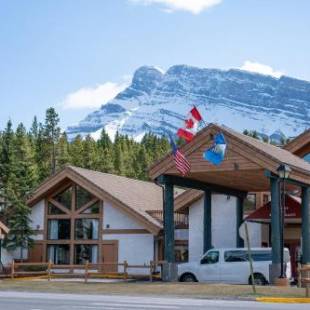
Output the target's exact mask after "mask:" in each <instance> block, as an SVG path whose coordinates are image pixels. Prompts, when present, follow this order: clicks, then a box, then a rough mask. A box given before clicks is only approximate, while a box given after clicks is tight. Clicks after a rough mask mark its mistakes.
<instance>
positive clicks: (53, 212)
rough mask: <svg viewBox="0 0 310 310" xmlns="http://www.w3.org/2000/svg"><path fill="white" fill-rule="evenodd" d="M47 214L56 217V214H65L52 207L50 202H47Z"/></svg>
mask: <svg viewBox="0 0 310 310" xmlns="http://www.w3.org/2000/svg"><path fill="white" fill-rule="evenodd" d="M48 214H50V215H57V214H65V212H63V211H62V210H60V209H59V208H57V207H56V206H54V205H53V204H52V203H51V202H48Z"/></svg>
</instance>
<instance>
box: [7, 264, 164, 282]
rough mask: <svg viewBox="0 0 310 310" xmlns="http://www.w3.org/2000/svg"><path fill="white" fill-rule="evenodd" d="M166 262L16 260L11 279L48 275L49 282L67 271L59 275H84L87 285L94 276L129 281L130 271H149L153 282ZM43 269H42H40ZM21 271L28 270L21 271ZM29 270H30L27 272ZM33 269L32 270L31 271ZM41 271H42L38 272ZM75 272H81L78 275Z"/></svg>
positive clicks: (12, 266) (12, 267) (12, 265)
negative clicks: (59, 263)
mask: <svg viewBox="0 0 310 310" xmlns="http://www.w3.org/2000/svg"><path fill="white" fill-rule="evenodd" d="M163 264H164V261H150V263H149V264H145V265H129V264H128V262H127V261H124V262H123V263H115V262H111V263H109V262H105V263H102V264H92V263H89V262H88V261H87V262H86V263H85V264H83V265H57V264H53V263H52V262H51V261H50V262H48V263H16V262H15V261H14V260H13V261H12V263H11V278H12V279H14V278H15V277H16V276H23V275H33V276H38V275H46V276H47V279H48V281H50V280H51V278H52V277H53V276H54V275H56V272H54V271H55V270H58V271H59V270H67V272H63V273H57V274H58V275H65V274H66V275H83V277H84V282H85V283H87V282H88V279H90V278H91V277H92V276H107V275H109V276H111V275H112V276H113V275H119V276H121V277H122V278H123V279H124V280H128V278H129V276H131V277H134V276H135V274H131V273H130V269H147V270H148V273H146V274H145V275H147V274H148V276H149V279H150V281H151V282H152V281H153V278H154V274H155V273H156V271H157V268H158V267H162V265H163ZM40 267H41V268H40ZM111 267H114V268H113V269H115V270H116V271H108V272H106V268H108V269H111ZM119 267H122V271H119ZM20 269H26V271H25V270H20ZM27 269H28V270H27ZM31 269H32V270H31ZM36 269H40V270H36ZM75 271H81V272H80V273H77V272H75Z"/></svg>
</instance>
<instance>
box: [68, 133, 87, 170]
mask: <svg viewBox="0 0 310 310" xmlns="http://www.w3.org/2000/svg"><path fill="white" fill-rule="evenodd" d="M69 154H70V158H71V164H72V165H74V166H77V167H83V162H84V159H83V141H82V137H81V136H80V135H77V136H76V137H75V139H74V140H73V141H72V142H71V144H70V149H69Z"/></svg>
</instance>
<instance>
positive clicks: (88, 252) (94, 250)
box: [74, 244, 98, 265]
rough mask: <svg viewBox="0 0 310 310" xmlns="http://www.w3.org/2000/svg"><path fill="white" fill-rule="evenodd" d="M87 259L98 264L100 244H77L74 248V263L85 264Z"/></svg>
mask: <svg viewBox="0 0 310 310" xmlns="http://www.w3.org/2000/svg"><path fill="white" fill-rule="evenodd" d="M86 261H88V262H90V263H92V264H96V263H97V262H98V246H97V245H92V244H77V245H76V246H75V248H74V263H75V264H77V265H79V264H85V263H86Z"/></svg>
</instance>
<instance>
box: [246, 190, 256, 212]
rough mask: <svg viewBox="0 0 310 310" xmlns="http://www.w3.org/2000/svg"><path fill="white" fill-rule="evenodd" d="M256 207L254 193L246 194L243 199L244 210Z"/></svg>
mask: <svg viewBox="0 0 310 310" xmlns="http://www.w3.org/2000/svg"><path fill="white" fill-rule="evenodd" d="M255 209H256V195H255V194H248V195H247V197H246V198H245V200H244V211H252V210H255Z"/></svg>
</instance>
